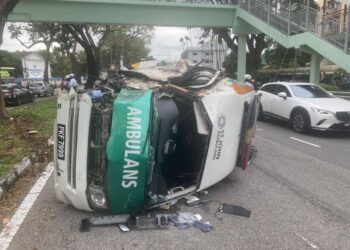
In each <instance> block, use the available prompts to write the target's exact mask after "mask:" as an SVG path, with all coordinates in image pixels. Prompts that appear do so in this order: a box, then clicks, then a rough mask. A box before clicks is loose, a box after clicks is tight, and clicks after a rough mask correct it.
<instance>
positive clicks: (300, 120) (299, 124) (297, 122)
mask: <svg viewBox="0 0 350 250" xmlns="http://www.w3.org/2000/svg"><path fill="white" fill-rule="evenodd" d="M304 127H305V119H304V116H303V114H301V113H296V114H295V115H294V118H293V128H294V129H295V131H298V132H300V131H302V130H303V129H304Z"/></svg>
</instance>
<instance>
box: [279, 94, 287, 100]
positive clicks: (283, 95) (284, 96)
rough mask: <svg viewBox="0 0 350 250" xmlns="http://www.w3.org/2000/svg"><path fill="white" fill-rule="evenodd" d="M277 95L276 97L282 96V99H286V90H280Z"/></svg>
mask: <svg viewBox="0 0 350 250" xmlns="http://www.w3.org/2000/svg"><path fill="white" fill-rule="evenodd" d="M277 95H278V97H281V98H283V99H284V100H286V99H287V93H286V92H280V93H278V94H277Z"/></svg>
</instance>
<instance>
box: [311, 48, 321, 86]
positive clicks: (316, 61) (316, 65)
mask: <svg viewBox="0 0 350 250" xmlns="http://www.w3.org/2000/svg"><path fill="white" fill-rule="evenodd" d="M321 59H322V56H321V55H320V54H318V53H315V52H314V53H311V66H310V83H315V84H319V83H320V64H321Z"/></svg>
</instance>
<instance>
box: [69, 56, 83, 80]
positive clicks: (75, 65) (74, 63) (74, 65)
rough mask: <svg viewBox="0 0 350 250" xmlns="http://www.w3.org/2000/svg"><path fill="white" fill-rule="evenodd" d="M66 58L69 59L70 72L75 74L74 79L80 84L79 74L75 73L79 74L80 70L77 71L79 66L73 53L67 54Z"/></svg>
mask: <svg viewBox="0 0 350 250" xmlns="http://www.w3.org/2000/svg"><path fill="white" fill-rule="evenodd" d="M68 58H69V61H70V65H71V71H72V72H73V73H74V74H75V78H76V80H77V82H78V83H81V80H80V79H81V74H80V73H77V72H80V70H79V69H78V66H79V65H78V61H77V58H76V55H75V53H69V54H68Z"/></svg>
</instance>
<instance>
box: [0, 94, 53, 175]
mask: <svg viewBox="0 0 350 250" xmlns="http://www.w3.org/2000/svg"><path fill="white" fill-rule="evenodd" d="M56 106H57V100H56V98H54V99H51V100H48V101H43V102H40V103H34V104H28V105H22V106H19V107H15V108H13V109H12V110H10V114H11V116H12V117H13V118H14V122H12V121H9V120H4V119H0V141H1V143H0V175H2V174H4V173H6V172H7V171H8V170H10V168H11V167H12V166H13V165H14V164H16V163H18V162H19V161H21V160H22V159H23V158H24V157H26V156H28V155H29V153H30V152H31V150H33V149H35V147H36V146H42V145H43V144H44V143H45V142H46V141H47V139H48V138H49V137H50V136H52V134H53V127H54V126H53V125H54V120H55V117H56ZM28 129H29V130H38V133H37V134H34V135H30V136H29V135H27V133H26V132H27V130H28Z"/></svg>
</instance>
